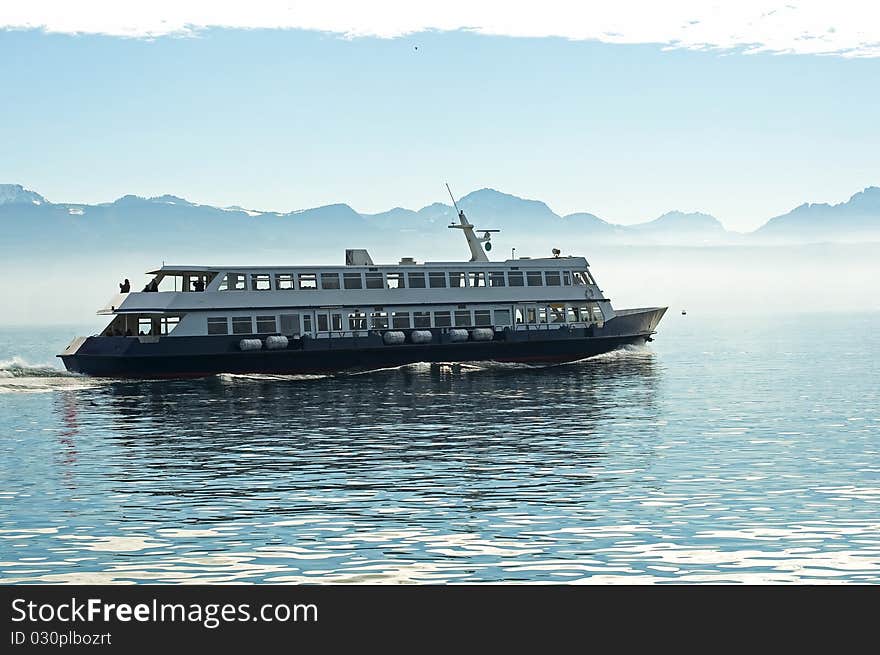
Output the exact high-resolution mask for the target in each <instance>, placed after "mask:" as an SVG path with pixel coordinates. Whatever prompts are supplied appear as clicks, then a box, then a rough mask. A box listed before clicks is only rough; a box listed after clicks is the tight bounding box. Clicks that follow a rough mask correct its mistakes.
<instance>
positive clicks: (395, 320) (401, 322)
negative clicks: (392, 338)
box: [391, 312, 410, 329]
mask: <svg viewBox="0 0 880 655" xmlns="http://www.w3.org/2000/svg"><path fill="white" fill-rule="evenodd" d="M391 325H392V327H396V328H406V329H409V327H410V324H409V312H393V313H392V314H391Z"/></svg>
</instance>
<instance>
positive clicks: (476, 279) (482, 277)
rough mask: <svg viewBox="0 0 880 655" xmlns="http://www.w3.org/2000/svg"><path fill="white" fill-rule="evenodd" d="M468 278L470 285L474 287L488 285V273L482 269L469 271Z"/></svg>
mask: <svg viewBox="0 0 880 655" xmlns="http://www.w3.org/2000/svg"><path fill="white" fill-rule="evenodd" d="M468 279H469V280H470V286H472V287H484V286H486V274H485V273H483V272H482V271H471V272H470V273H468Z"/></svg>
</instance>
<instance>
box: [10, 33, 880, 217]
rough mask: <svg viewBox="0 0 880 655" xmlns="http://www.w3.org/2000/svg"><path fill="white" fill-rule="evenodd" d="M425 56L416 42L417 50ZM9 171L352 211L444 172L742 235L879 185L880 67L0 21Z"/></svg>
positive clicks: (454, 39)
mask: <svg viewBox="0 0 880 655" xmlns="http://www.w3.org/2000/svg"><path fill="white" fill-rule="evenodd" d="M416 47H418V49H417V50H416V49H415V48H416ZM0 61H2V62H4V63H3V71H4V73H3V80H2V84H0V107H2V110H0V111H2V120H0V143H2V144H3V147H2V154H0V182H15V183H21V184H24V185H25V186H27V187H29V188H32V189H34V190H36V191H39V192H40V193H43V194H44V195H46V196H47V197H48V198H49V199H50V200H52V201H56V202H57V201H78V202H103V201H108V200H112V199H114V198H116V197H118V196H120V195H122V194H125V193H135V194H138V195H160V194H163V193H172V194H175V195H180V196H184V197H187V198H189V199H191V200H194V201H197V202H203V203H210V204H216V205H231V204H238V205H242V206H245V207H250V208H256V209H272V210H285V211H286V210H291V209H297V208H303V207H310V206H316V205H321V204H327V203H332V202H347V203H349V204H351V205H352V206H353V207H354V208H355V209H357V210H358V211H363V212H373V211H382V210H384V209H388V208H390V207H392V206H395V205H401V206H405V207H410V208H419V207H421V206H423V205H426V204H429V203H431V202H435V201H443V200H445V189H444V187H443V182H444V181H447V180H448V181H449V182H450V183H451V184H452V186H453V189H454V190H455V191H457V192H458V193H460V194H464V193H466V192H468V191H471V190H473V189H476V188H480V187H485V186H489V187H494V188H497V189H500V190H502V191H507V192H510V193H515V194H517V195H521V196H525V197H533V198H538V199H541V200H544V201H546V202H547V203H548V204H549V205H550V206H551V207H552V208H553V209H554V210H555V211H557V212H559V213H568V212H573V211H590V212H593V213H596V214H598V215H599V216H602V217H603V218H605V219H607V220H610V221H614V222H621V223H630V222H637V221H642V220H648V219H650V218H654V217H656V216H658V215H659V214H661V213H663V212H665V211H667V210H671V209H681V210H686V211H705V212H708V213H712V214H714V215H715V216H717V217H718V218H719V219H721V220H722V221H723V222H724V223H725V225H727V226H728V227H729V228H731V229H741V230H745V229H752V228H754V227H757V226H758V225H759V224H761V223H763V222H764V221H765V220H766V219H767V218H768V217H770V216H772V215H775V214H779V213H783V212H785V211H788V210H789V209H791V208H792V207H793V206H795V205H797V204H800V203H801V202H803V201H815V202H839V201H843V200H846V199H847V198H848V197H849V196H850V195H851V194H852V193H854V192H855V191H858V190H860V189H861V188H863V187H865V186H868V185H872V184H873V185H878V184H880V156H878V153H880V127H878V116H880V84H878V80H880V59H878V58H872V57H842V56H835V55H830V56H829V55H822V56H820V55H814V54H771V53H757V54H743V53H742V52H740V51H737V50H733V51H731V50H724V51H701V50H689V49H675V50H668V49H664V47H663V46H662V45H658V44H638V43H633V44H620V43H604V42H598V41H593V40H570V39H564V38H559V37H553V36H544V37H540V38H521V37H520V38H515V37H510V36H498V35H489V34H478V33H472V32H466V31H461V30H456V31H449V32H437V31H432V32H427V33H424V32H423V33H416V34H404V35H402V36H396V38H377V37H375V36H364V37H357V38H343V37H341V36H339V35H335V34H329V33H321V32H315V31H304V30H296V29H293V30H291V29H287V30H274V29H259V30H242V29H205V30H201V31H199V32H198V33H197V34H195V35H189V36H181V35H179V34H171V35H166V36H159V37H156V38H152V39H144V38H119V37H117V36H108V35H103V34H79V35H71V34H64V33H45V32H44V31H39V30H9V31H0Z"/></svg>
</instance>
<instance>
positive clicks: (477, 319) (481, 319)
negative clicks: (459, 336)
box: [474, 309, 492, 326]
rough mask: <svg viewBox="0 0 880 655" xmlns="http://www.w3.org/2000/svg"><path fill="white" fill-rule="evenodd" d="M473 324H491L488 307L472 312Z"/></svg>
mask: <svg viewBox="0 0 880 655" xmlns="http://www.w3.org/2000/svg"><path fill="white" fill-rule="evenodd" d="M474 325H479V326H483V325H492V316H491V312H490V311H489V310H488V309H478V310H476V311H475V312H474Z"/></svg>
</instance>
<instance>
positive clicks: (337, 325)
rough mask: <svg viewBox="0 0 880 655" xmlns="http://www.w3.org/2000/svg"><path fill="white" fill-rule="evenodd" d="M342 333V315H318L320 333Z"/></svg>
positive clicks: (323, 313)
mask: <svg viewBox="0 0 880 655" xmlns="http://www.w3.org/2000/svg"><path fill="white" fill-rule="evenodd" d="M331 330H332V331H334V332H341V331H342V314H327V313H325V312H321V313H319V314H318V332H330V331H331Z"/></svg>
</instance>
